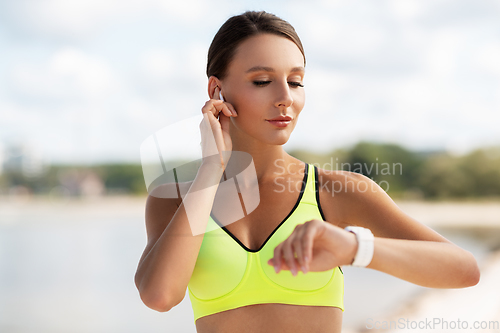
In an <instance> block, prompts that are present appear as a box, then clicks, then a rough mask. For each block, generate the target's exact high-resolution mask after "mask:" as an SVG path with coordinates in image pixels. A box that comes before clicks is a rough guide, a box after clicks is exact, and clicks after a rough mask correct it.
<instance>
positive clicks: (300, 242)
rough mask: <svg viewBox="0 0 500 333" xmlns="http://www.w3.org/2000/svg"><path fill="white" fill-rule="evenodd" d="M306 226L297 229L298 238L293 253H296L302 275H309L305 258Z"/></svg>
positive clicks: (295, 240)
mask: <svg viewBox="0 0 500 333" xmlns="http://www.w3.org/2000/svg"><path fill="white" fill-rule="evenodd" d="M305 230H306V228H305V226H304V225H300V228H299V229H297V236H296V237H295V239H294V241H293V243H292V246H293V251H294V252H295V254H296V255H297V256H296V258H295V259H296V261H297V263H298V265H299V266H300V269H301V270H302V273H304V274H305V273H307V268H306V264H305V260H304V256H305V251H306V247H305V246H304V245H305V242H304V235H305Z"/></svg>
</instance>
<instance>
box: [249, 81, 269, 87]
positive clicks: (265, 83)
mask: <svg viewBox="0 0 500 333" xmlns="http://www.w3.org/2000/svg"><path fill="white" fill-rule="evenodd" d="M269 83H271V81H253V84H255V85H256V86H258V87H264V86H267V85H268V84H269Z"/></svg>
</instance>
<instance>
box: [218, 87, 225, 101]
mask: <svg viewBox="0 0 500 333" xmlns="http://www.w3.org/2000/svg"><path fill="white" fill-rule="evenodd" d="M219 89H220V88H219ZM219 99H220V100H221V101H223V102H225V100H224V97H222V92H221V91H220V90H219Z"/></svg>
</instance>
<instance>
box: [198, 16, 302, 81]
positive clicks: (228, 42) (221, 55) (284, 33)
mask: <svg viewBox="0 0 500 333" xmlns="http://www.w3.org/2000/svg"><path fill="white" fill-rule="evenodd" d="M265 33H269V34H274V35H277V36H281V37H285V38H287V39H289V40H291V41H292V42H294V43H295V45H297V47H298V48H299V50H300V52H301V53H302V55H303V56H304V65H305V62H306V56H305V54H304V48H303V47H302V43H301V41H300V38H299V36H298V35H297V33H296V32H295V29H294V28H293V27H292V25H291V24H290V23H288V22H287V21H285V20H283V19H281V18H279V17H277V16H276V15H273V14H270V13H266V12H264V11H261V12H254V11H247V12H245V13H243V14H241V15H237V16H233V17H231V18H229V19H228V20H227V21H226V22H225V23H224V24H223V25H222V26H221V27H220V29H219V31H217V33H216V34H215V36H214V39H213V40H212V44H210V48H209V49H208V61H207V76H208V77H210V76H215V77H216V78H218V79H219V80H222V79H224V77H225V76H226V71H227V67H228V66H229V63H230V62H231V60H232V59H233V57H234V53H235V51H236V48H237V47H238V46H239V45H240V44H241V43H242V42H243V41H245V40H246V39H248V38H250V37H253V36H256V35H259V34H265Z"/></svg>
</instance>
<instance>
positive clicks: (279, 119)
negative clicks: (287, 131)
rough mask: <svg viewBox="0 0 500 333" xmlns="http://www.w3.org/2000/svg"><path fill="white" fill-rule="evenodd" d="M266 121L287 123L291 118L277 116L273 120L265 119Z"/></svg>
mask: <svg viewBox="0 0 500 333" xmlns="http://www.w3.org/2000/svg"><path fill="white" fill-rule="evenodd" d="M266 120H267V121H289V120H292V117H289V116H279V117H276V118H273V119H266Z"/></svg>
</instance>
